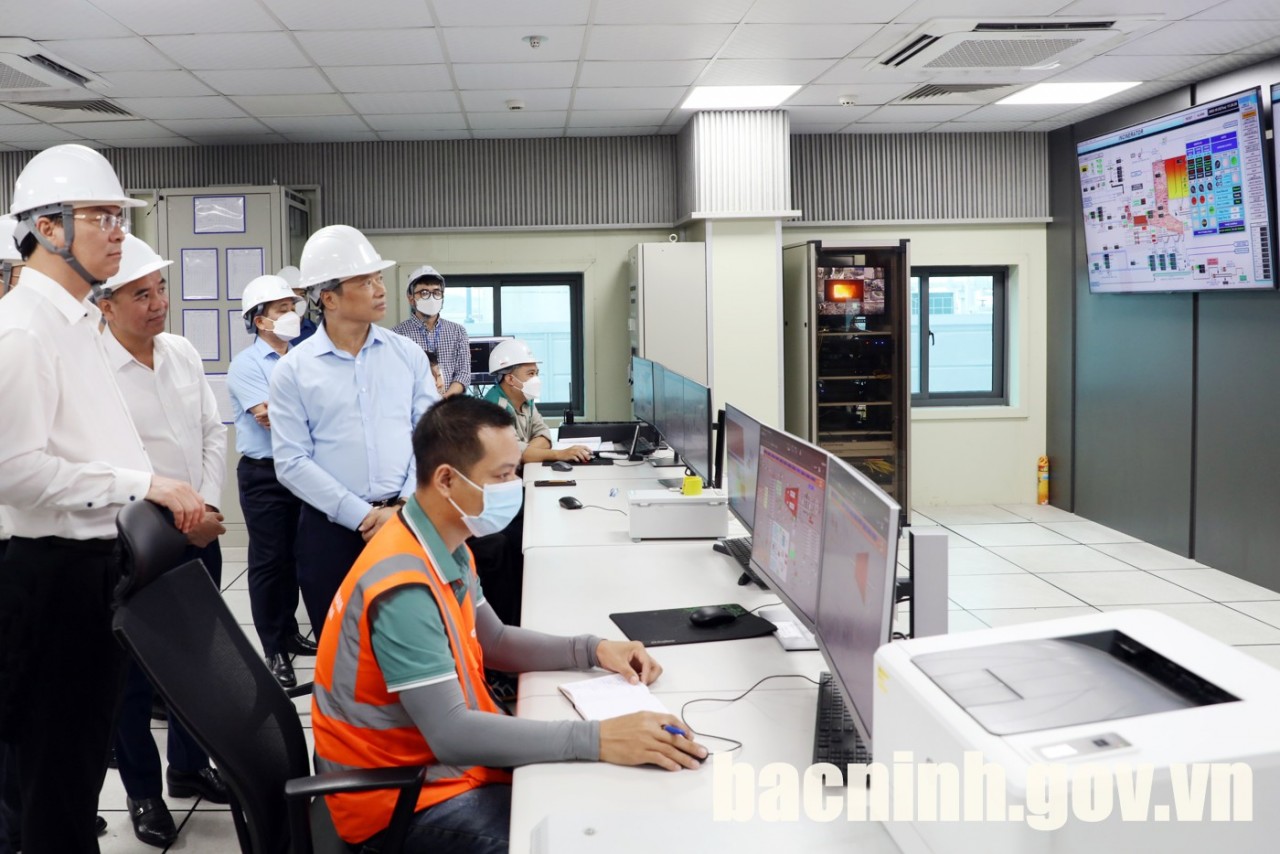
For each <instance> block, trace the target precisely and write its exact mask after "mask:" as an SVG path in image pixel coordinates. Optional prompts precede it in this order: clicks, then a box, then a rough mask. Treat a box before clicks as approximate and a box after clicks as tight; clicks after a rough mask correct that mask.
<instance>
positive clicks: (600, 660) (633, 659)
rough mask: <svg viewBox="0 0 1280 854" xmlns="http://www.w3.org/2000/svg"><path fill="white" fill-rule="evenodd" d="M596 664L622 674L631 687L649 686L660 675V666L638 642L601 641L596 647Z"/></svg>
mask: <svg viewBox="0 0 1280 854" xmlns="http://www.w3.org/2000/svg"><path fill="white" fill-rule="evenodd" d="M596 663H597V664H599V665H600V666H601V667H603V668H604V669H605V670H612V671H613V672H614V673H620V674H622V676H624V677H625V678H626V680H627V681H628V682H630V683H631V684H632V685H638V684H641V683H643V684H645V685H651V684H653V680H655V679H657V678H658V677H659V676H661V675H662V665H661V664H659V663H658V662H656V661H654V659H653V656H651V655H649V651H648V650H647V649H645V648H644V644H642V643H640V641H611V640H602V641H600V644H599V645H598V646H597V647H596Z"/></svg>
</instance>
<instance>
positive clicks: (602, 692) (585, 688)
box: [560, 673, 668, 721]
mask: <svg viewBox="0 0 1280 854" xmlns="http://www.w3.org/2000/svg"><path fill="white" fill-rule="evenodd" d="M560 693H562V694H564V695H565V696H566V697H568V698H569V702H571V703H573V707H574V708H575V709H577V711H578V714H580V715H582V718H583V720H588V721H603V720H608V719H609V718H616V717H620V716H622V715H629V714H631V713H632V712H662V713H664V714H665V713H667V711H668V709H667V707H666V706H664V705H662V701H661V700H659V699H658V698H657V697H655V696H654V695H653V694H652V693H650V692H649V686H648V685H645V684H644V683H640V684H639V685H632V684H631V683H630V682H628V681H627V680H626V679H624V678H623V677H622V675H621V674H619V673H611V674H609V675H608V676H600V677H597V678H595V679H584V680H582V681H581V682H569V683H567V684H564V685H561V686H560Z"/></svg>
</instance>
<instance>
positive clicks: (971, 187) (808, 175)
mask: <svg viewBox="0 0 1280 854" xmlns="http://www.w3.org/2000/svg"><path fill="white" fill-rule="evenodd" d="M791 176H792V177H791V186H792V188H793V191H794V192H793V193H792V201H793V206H794V207H796V208H799V209H800V210H801V211H803V216H802V217H801V219H802V221H804V222H891V221H908V222H928V221H931V220H933V221H939V220H942V221H946V220H951V221H955V220H972V219H979V220H981V219H987V220H1013V219H1048V217H1049V149H1048V141H1047V137H1046V135H1045V134H1042V133H950V134H948V133H937V134H933V133H926V134H914V135H907V134H868V135H862V134H814V135H809V136H796V137H793V138H792V140H791Z"/></svg>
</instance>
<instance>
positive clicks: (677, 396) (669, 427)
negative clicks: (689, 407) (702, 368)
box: [653, 362, 685, 454]
mask: <svg viewBox="0 0 1280 854" xmlns="http://www.w3.org/2000/svg"><path fill="white" fill-rule="evenodd" d="M653 395H654V401H655V405H654V406H655V413H654V414H655V415H656V420H657V422H658V423H657V424H655V425H654V426H655V427H657V428H658V432H659V433H661V434H662V438H663V440H665V441H666V443H667V445H669V446H670V447H671V448H673V449H675V451H676V453H677V454H678V453H680V452H681V451H682V450H683V449H684V444H685V441H684V378H683V377H682V376H680V375H679V374H677V373H676V372H675V371H669V370H667V369H666V368H665V367H663V366H662V365H661V364H659V363H657V362H654V363H653Z"/></svg>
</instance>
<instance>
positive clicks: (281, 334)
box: [271, 311, 302, 341]
mask: <svg viewBox="0 0 1280 854" xmlns="http://www.w3.org/2000/svg"><path fill="white" fill-rule="evenodd" d="M271 323H272V326H271V331H272V332H273V333H274V334H275V336H276V337H277V338H279V339H280V340H281V341H292V340H293V339H295V338H297V337H298V336H299V335H301V334H302V318H301V317H299V316H298V313H297V312H294V311H291V312H289V313H288V314H282V315H280V316H279V317H277V318H276V319H275V320H273V321H271Z"/></svg>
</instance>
